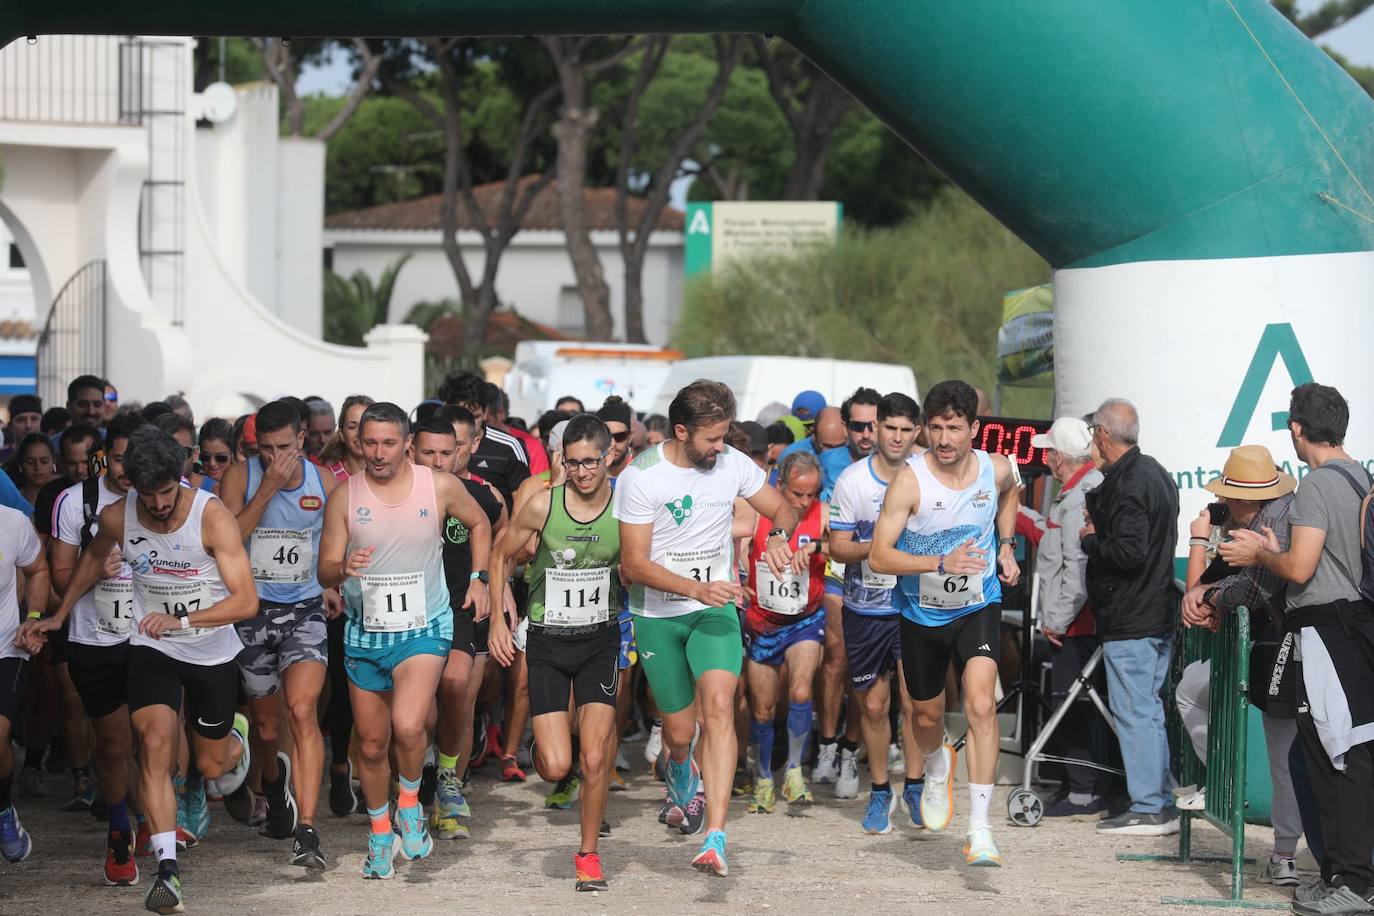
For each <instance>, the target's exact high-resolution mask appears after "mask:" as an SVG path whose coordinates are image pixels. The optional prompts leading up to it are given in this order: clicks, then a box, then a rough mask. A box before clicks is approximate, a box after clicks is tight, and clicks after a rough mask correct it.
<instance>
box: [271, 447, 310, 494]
mask: <svg viewBox="0 0 1374 916" xmlns="http://www.w3.org/2000/svg"><path fill="white" fill-rule="evenodd" d="M300 457H301V453H300V452H298V451H296V450H295V449H291V450H290V451H289V452H279V453H278V454H277V457H276V458H273V459H272V463H271V464H269V465H268V466H267V467H266V468H265V469H264V470H263V472H262V486H263V488H264V489H266V490H267V491H268V492H270V493H276V492H277V491H278V490H283V489H285V488H286V485H287V484H289V483H290V482H291V477H292V475H294V474H295V473H296V464H297V462H298V461H299V460H300Z"/></svg>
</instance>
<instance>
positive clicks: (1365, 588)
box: [1317, 464, 1374, 601]
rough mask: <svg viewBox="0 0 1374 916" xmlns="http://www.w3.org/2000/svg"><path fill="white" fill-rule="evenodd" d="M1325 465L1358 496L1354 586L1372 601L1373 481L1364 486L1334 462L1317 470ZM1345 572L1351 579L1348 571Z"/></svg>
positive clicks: (1373, 592) (1373, 547)
mask: <svg viewBox="0 0 1374 916" xmlns="http://www.w3.org/2000/svg"><path fill="white" fill-rule="evenodd" d="M1327 467H1329V468H1331V470H1333V471H1339V472H1340V475H1341V476H1342V477H1344V478H1345V479H1346V481H1347V482H1348V483H1349V484H1350V486H1351V487H1352V488H1353V489H1354V490H1355V493H1356V495H1358V496H1359V497H1360V582H1359V584H1358V585H1357V586H1356V588H1357V589H1358V591H1359V593H1360V594H1361V595H1362V596H1364V598H1365V600H1367V601H1374V483H1371V485H1370V486H1369V487H1365V486H1363V485H1361V484H1360V482H1359V481H1358V480H1356V479H1355V475H1353V474H1351V473H1350V472H1349V471H1347V470H1346V469H1345V468H1342V467H1337V466H1336V465H1334V464H1333V465H1325V464H1324V465H1322V467H1320V468H1317V470H1322V469H1324V468H1327ZM1343 571H1344V570H1343ZM1346 574H1347V577H1349V578H1352V579H1353V577H1350V576H1349V572H1348V571H1346Z"/></svg>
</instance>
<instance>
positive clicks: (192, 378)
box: [0, 35, 425, 417]
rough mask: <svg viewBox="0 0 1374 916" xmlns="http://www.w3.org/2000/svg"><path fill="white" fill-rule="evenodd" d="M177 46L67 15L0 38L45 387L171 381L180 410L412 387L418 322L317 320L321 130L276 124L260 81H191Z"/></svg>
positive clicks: (6, 118)
mask: <svg viewBox="0 0 1374 916" xmlns="http://www.w3.org/2000/svg"><path fill="white" fill-rule="evenodd" d="M192 47H193V41H192V39H190V38H137V37H134V38H130V37H119V36H96V35H77V36H52V37H41V38H39V40H38V41H37V42H36V43H35V44H28V43H26V42H23V41H19V42H14V43H13V44H11V45H9V46H8V47H6V48H4V49H0V87H3V91H0V163H3V169H4V173H5V177H4V183H3V185H2V186H0V220H3V221H4V222H5V223H6V224H7V225H8V228H9V230H10V232H11V233H12V234H13V237H14V243H15V245H16V246H17V248H18V251H19V253H20V255H21V257H22V259H23V261H24V263H25V265H26V266H27V269H28V275H29V280H30V283H31V284H32V290H33V299H34V302H35V306H34V315H33V325H34V327H36V328H44V327H46V333H45V336H44V338H43V339H42V340H41V341H40V343H39V348H38V387H39V393H40V394H41V395H42V396H43V398H44V402H45V404H46V405H53V404H58V403H61V402H62V401H64V400H65V393H66V392H65V387H66V383H67V381H68V380H70V379H71V378H72V377H74V376H76V375H79V374H82V373H93V374H96V375H100V376H104V377H106V378H109V379H110V380H111V381H112V382H114V384H115V385H116V386H118V388H119V390H120V395H121V398H122V399H123V400H125V401H130V400H141V401H149V400H154V399H157V398H161V397H164V396H166V395H168V394H170V393H172V392H175V391H185V392H186V395H187V398H188V399H189V400H190V402H191V405H192V407H193V408H194V409H195V411H196V414H197V416H198V417H203V416H210V415H220V416H232V415H236V414H238V413H241V412H244V411H246V410H249V409H252V408H253V407H255V406H257V405H259V404H261V403H263V402H264V401H265V400H268V399H271V398H273V397H275V396H277V395H279V394H282V393H288V392H289V393H294V394H306V393H318V394H321V395H323V396H325V397H327V398H329V399H331V400H333V401H335V402H336V403H337V402H338V401H340V400H342V398H343V397H344V396H345V395H347V394H349V393H352V392H354V391H366V392H367V393H369V394H371V395H373V396H374V397H377V398H379V399H381V398H385V399H389V400H394V401H397V402H398V403H401V404H406V405H409V404H414V403H416V402H417V401H419V400H420V398H421V397H422V396H423V391H422V388H423V348H424V341H425V336H424V334H423V333H421V332H420V331H419V330H418V329H416V328H414V327H411V326H400V327H396V326H382V327H379V328H376V329H374V331H373V332H372V334H371V335H369V338H368V339H369V345H368V346H367V347H366V348H350V347H339V346H334V345H331V344H326V343H323V342H322V341H321V340H320V329H321V287H322V278H321V249H322V238H321V234H322V225H323V219H324V212H323V207H324V204H323V201H324V150H323V147H322V145H321V144H320V143H318V142H317V141H313V140H299V139H285V138H281V137H279V130H278V123H279V120H278V103H277V92H276V88H275V87H274V86H271V85H265V84H255V85H248V86H243V87H238V88H236V89H233V90H230V89H228V88H227V87H222V88H221V89H220V90H219V94H218V95H215V94H211V95H210V96H209V97H206V96H202V95H199V94H196V93H195V92H194V91H193V86H192V67H191V51H192ZM206 116H208V117H210V118H211V119H213V121H214V123H213V124H212V123H210V122H209V121H208V120H203V118H204V117H206ZM6 263H7V262H6ZM50 319H51V320H50Z"/></svg>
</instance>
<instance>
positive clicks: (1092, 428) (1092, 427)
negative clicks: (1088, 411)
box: [1088, 423, 1102, 436]
mask: <svg viewBox="0 0 1374 916" xmlns="http://www.w3.org/2000/svg"><path fill="white" fill-rule="evenodd" d="M1101 428H1102V424H1101V423H1089V424H1088V435H1090V436H1092V435H1096V434H1097V431H1098V430H1099V429H1101Z"/></svg>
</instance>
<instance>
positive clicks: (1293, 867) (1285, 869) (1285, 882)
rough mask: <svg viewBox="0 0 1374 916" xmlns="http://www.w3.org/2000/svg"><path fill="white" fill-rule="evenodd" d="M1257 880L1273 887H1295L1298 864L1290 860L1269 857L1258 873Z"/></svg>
mask: <svg viewBox="0 0 1374 916" xmlns="http://www.w3.org/2000/svg"><path fill="white" fill-rule="evenodd" d="M1259 879H1260V880H1261V881H1263V882H1264V883H1265V884H1272V885H1274V886H1275V887H1297V886H1298V863H1297V862H1295V861H1294V860H1292V859H1282V858H1275V857H1274V856H1270V857H1269V861H1268V862H1266V863H1264V870H1263V871H1261V872H1260V874H1259Z"/></svg>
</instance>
